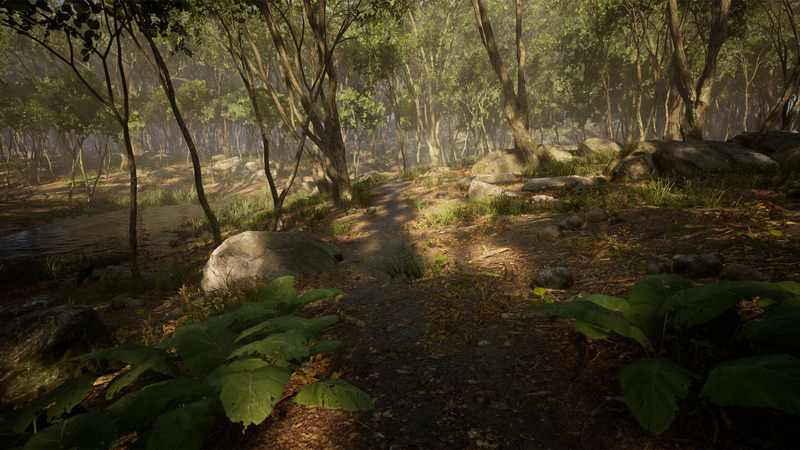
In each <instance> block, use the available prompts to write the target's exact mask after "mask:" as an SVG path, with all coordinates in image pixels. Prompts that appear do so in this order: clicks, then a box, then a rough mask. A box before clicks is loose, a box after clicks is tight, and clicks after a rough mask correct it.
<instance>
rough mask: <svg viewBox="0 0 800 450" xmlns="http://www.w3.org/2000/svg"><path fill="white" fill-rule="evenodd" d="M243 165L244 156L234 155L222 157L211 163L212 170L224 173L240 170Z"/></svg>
mask: <svg viewBox="0 0 800 450" xmlns="http://www.w3.org/2000/svg"><path fill="white" fill-rule="evenodd" d="M242 167H243V164H242V158H240V157H238V156H234V157H233V158H228V159H221V160H219V161H216V162H214V164H212V165H211V170H213V171H214V172H220V173H224V174H233V173H235V172H238V171H239V169H241V168H242Z"/></svg>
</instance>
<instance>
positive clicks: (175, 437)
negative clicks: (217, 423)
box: [147, 399, 215, 450]
mask: <svg viewBox="0 0 800 450" xmlns="http://www.w3.org/2000/svg"><path fill="white" fill-rule="evenodd" d="M214 402H215V401H213V400H211V399H203V400H198V401H196V402H193V403H189V404H187V405H184V406H181V407H179V408H176V409H173V410H172V411H168V412H166V413H164V414H162V415H161V416H159V417H158V419H156V421H155V423H154V424H153V429H152V430H151V431H150V433H148V435H147V448H148V449H149V450H164V449H181V450H191V449H201V448H203V444H204V443H205V441H206V439H207V438H208V434H209V432H210V430H211V427H212V425H213V424H214V416H215V414H214Z"/></svg>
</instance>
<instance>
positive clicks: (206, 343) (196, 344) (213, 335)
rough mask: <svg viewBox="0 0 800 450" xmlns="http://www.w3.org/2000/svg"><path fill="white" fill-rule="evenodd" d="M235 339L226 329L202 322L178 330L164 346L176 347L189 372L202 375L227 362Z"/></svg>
mask: <svg viewBox="0 0 800 450" xmlns="http://www.w3.org/2000/svg"><path fill="white" fill-rule="evenodd" d="M235 337H236V335H235V334H234V333H233V332H232V331H230V330H229V329H228V328H226V327H223V326H213V325H212V324H209V323H208V322H201V323H194V324H191V325H186V326H183V327H180V328H178V329H177V330H176V331H175V333H174V334H173V335H172V336H171V337H170V338H169V339H166V340H165V341H164V343H163V344H162V346H164V347H167V348H172V347H174V348H175V350H176V351H177V352H178V356H180V357H181V359H182V360H183V363H184V366H185V367H186V368H187V369H188V370H189V372H191V373H192V374H194V375H202V374H205V373H208V372H210V371H211V370H213V369H214V368H216V367H217V366H219V365H220V364H222V363H223V362H225V360H226V359H227V357H228V355H229V354H230V352H231V350H232V349H233V340H234V338H235Z"/></svg>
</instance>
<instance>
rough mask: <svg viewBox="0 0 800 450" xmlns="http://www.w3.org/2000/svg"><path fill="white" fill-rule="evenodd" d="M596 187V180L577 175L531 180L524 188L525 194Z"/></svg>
mask: <svg viewBox="0 0 800 450" xmlns="http://www.w3.org/2000/svg"><path fill="white" fill-rule="evenodd" d="M592 185H594V180H592V179H591V178H587V177H579V176H577V175H569V176H564V177H542V178H531V179H530V180H528V181H527V182H525V184H524V185H523V186H522V191H523V192H542V191H547V190H552V189H563V188H573V189H574V188H579V187H589V186H592Z"/></svg>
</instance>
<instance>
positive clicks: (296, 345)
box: [228, 331, 309, 366]
mask: <svg viewBox="0 0 800 450" xmlns="http://www.w3.org/2000/svg"><path fill="white" fill-rule="evenodd" d="M252 355H258V356H261V357H263V358H264V359H266V360H267V361H269V362H270V363H272V364H275V365H280V366H286V365H287V363H288V362H289V361H295V360H301V359H303V358H307V357H308V356H309V352H308V337H306V335H305V334H304V333H303V332H299V331H286V332H283V333H277V334H272V335H269V336H267V337H266V338H264V339H261V340H260V341H255V342H251V343H249V344H247V345H244V346H242V347H239V348H238V349H236V350H234V351H233V352H232V353H231V354H230V356H228V358H229V359H233V358H240V357H245V356H252Z"/></svg>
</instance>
